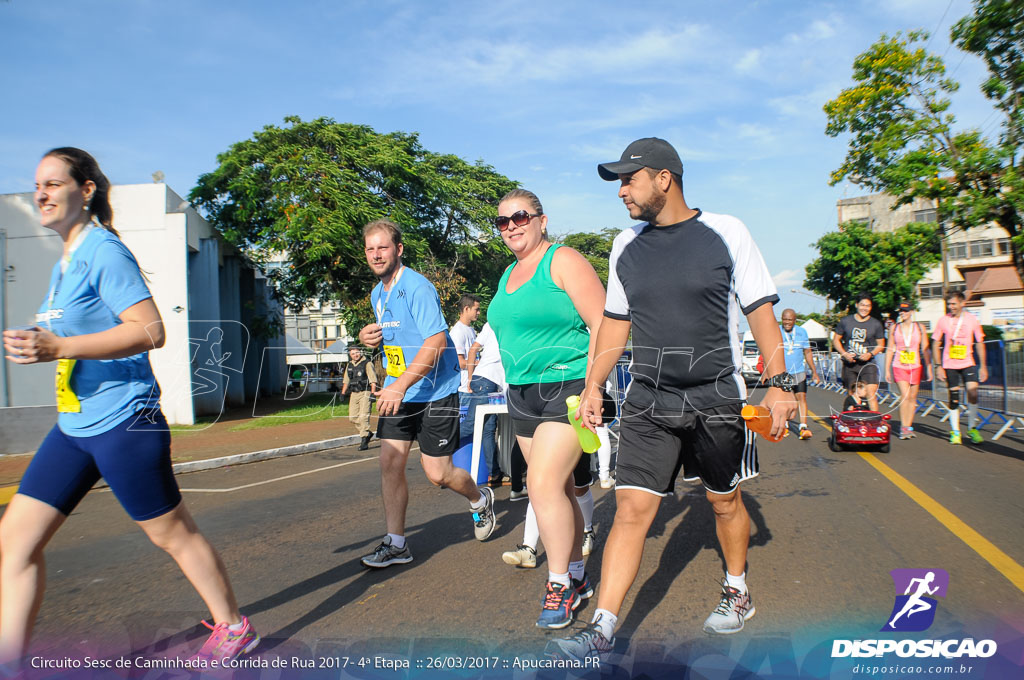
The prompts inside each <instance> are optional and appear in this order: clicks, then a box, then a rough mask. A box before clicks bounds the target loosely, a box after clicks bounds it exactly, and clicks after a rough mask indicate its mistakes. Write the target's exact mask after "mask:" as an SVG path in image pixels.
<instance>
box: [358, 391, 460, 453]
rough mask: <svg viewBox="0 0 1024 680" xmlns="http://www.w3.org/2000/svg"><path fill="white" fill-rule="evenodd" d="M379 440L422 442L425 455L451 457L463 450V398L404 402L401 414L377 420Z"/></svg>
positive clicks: (399, 408)
mask: <svg viewBox="0 0 1024 680" xmlns="http://www.w3.org/2000/svg"><path fill="white" fill-rule="evenodd" d="M377 438H378V439H393V440H395V441H400V442H411V441H415V442H418V443H419V445H420V452H421V453H422V454H423V455H425V456H433V457H435V458H436V457H441V456H451V455H453V454H454V453H455V450H456V449H457V448H458V447H459V395H458V393H457V392H452V393H451V394H449V395H448V396H447V397H441V398H440V399H437V400H435V401H411V402H403V403H402V405H401V406H399V407H398V413H397V414H396V415H393V416H380V417H379V418H378V419H377Z"/></svg>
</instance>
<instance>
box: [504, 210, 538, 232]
mask: <svg viewBox="0 0 1024 680" xmlns="http://www.w3.org/2000/svg"><path fill="white" fill-rule="evenodd" d="M540 216H541V213H537V214H536V215H533V214H530V213H528V212H526V211H525V210H518V211H516V212H514V213H512V214H511V215H509V216H508V217H505V216H504V215H498V216H497V217H495V218H494V226H496V227H497V228H498V231H505V230H506V229H508V223H509V222H511V223H512V224H514V225H516V226H517V227H525V226H526V225H527V224H529V222H530V220H531V219H533V218H534V217H540Z"/></svg>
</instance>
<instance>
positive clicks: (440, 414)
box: [359, 220, 495, 568]
mask: <svg viewBox="0 0 1024 680" xmlns="http://www.w3.org/2000/svg"><path fill="white" fill-rule="evenodd" d="M363 239H364V241H365V244H366V262H367V264H369V265H370V269H371V270H373V273H374V275H375V276H377V278H379V279H380V283H378V284H377V285H376V286H375V287H374V289H373V292H372V293H371V294H370V304H371V306H372V307H373V313H374V316H375V317H376V318H377V323H371V324H369V325H367V326H365V327H364V328H363V329H362V330H361V331H359V341H360V342H361V343H362V344H364V345H366V346H367V347H378V346H380V345H383V351H384V367H385V373H386V378H385V380H384V384H383V386H382V387H381V389H380V390H378V391H376V392H374V396H376V397H377V414H378V416H379V417H378V420H377V438H378V439H380V440H381V447H380V467H381V495H382V496H383V498H384V519H385V522H386V523H387V531H388V533H387V536H385V537H384V540H383V541H381V543H380V545H378V546H377V548H376V549H375V550H374V551H373V553H371V554H369V555H367V556H365V557H364V558H363V559H362V562H363V564H364V565H365V566H367V567H376V568H381V567H387V566H390V565H392V564H404V563H406V562H411V561H412V553H411V552H410V551H409V546H408V545H406V541H405V511H406V507H407V506H408V504H409V489H408V486H407V484H406V481H405V464H406V461H407V460H408V458H409V450H410V449H411V448H412V442H413V441H414V440H415V441H417V442H419V445H420V453H421V454H422V455H421V456H420V462H421V463H422V465H423V471H424V472H426V474H427V479H429V480H430V481H431V482H433V483H434V484H436V485H437V486H440V487H447V488H449V489H451V490H452V491H454V492H456V493H458V494H460V495H462V496H465V497H466V499H467V500H469V502H470V508H471V510H472V512H473V524H474V528H473V532H474V534H475V535H476V538H477V540H480V541H482V540H484V539H486V538H487V537H488V536H490V535H491V532H493V531H494V525H495V520H494V492H493V491H491V489H489V488H486V487H485V488H483V489H480V488H478V487H477V485H476V482H475V481H474V480H473V478H472V477H470V476H469V473H468V472H466V471H465V470H463V469H462V468H458V467H455V466H454V465H453V464H452V455H453V454H454V453H455V449H456V447H457V446H458V441H459V398H458V395H457V391H458V389H459V382H460V373H459V358H458V355H457V354H456V353H455V346H454V345H453V344H452V339H451V337H450V336H449V335H448V324H446V323H445V320H444V316H443V314H442V313H441V301H440V299H439V298H438V295H437V290H436V289H435V288H434V286H433V284H432V283H430V281H428V280H427V279H426V278H425V277H423V276H422V275H421V274H419V273H417V272H414V271H413V270H411V269H409V268H408V267H406V266H404V265H403V264H402V252H403V250H404V248H403V245H402V232H401V230H400V229H399V228H398V226H397V225H396V224H394V223H393V222H390V221H388V220H376V221H373V222H370V223H369V224H367V225H366V226H365V227H364V228H363Z"/></svg>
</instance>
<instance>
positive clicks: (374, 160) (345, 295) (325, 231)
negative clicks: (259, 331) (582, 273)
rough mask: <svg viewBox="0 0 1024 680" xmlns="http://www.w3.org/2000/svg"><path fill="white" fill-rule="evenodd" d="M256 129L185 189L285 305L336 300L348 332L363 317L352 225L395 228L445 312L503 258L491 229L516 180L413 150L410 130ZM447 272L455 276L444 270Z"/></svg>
mask: <svg viewBox="0 0 1024 680" xmlns="http://www.w3.org/2000/svg"><path fill="white" fill-rule="evenodd" d="M285 123H286V125H285V126H284V127H277V126H273V125H268V126H266V127H264V128H263V130H261V131H258V132H256V133H255V134H254V135H253V137H252V139H247V140H244V141H241V142H238V143H236V144H233V145H231V147H230V148H229V149H228V150H227V151H226V152H224V153H222V154H220V155H218V156H217V162H218V167H217V168H216V169H215V170H213V171H212V172H210V173H207V174H204V175H202V176H201V177H200V178H199V180H198V183H197V184H196V186H195V188H193V189H192V191H191V192H190V194H189V199H190V200H191V201H192V203H193V204H194V205H195V206H196V207H197V208H198V209H199V210H200V211H202V212H203V214H204V215H205V216H206V217H207V219H209V220H210V222H211V223H212V224H213V225H214V227H216V228H217V229H218V230H219V231H220V232H221V233H222V234H223V235H224V237H225V238H226V239H227V240H228V241H229V242H231V243H232V244H234V245H236V246H237V247H239V248H240V249H242V250H243V251H244V252H246V253H247V254H248V255H249V256H250V257H252V258H253V259H254V260H255V261H256V262H258V263H261V264H265V263H267V262H270V261H272V260H274V259H277V258H281V257H282V256H284V257H285V258H286V259H287V260H288V266H287V267H284V268H279V269H275V270H271V272H270V276H271V277H272V278H273V279H274V282H275V285H276V287H277V290H278V292H279V295H280V296H281V298H282V299H283V300H284V302H285V303H286V304H288V305H289V306H291V307H300V306H302V305H303V303H305V302H306V301H308V300H311V299H320V300H338V301H340V302H341V303H342V304H343V305H344V316H345V320H346V323H347V324H348V326H349V328H350V329H353V328H355V329H357V328H358V327H359V326H361V325H362V324H363V323H366V322H367V321H369V320H371V319H372V312H371V310H370V307H369V296H368V292H369V291H370V289H371V288H372V287H373V285H374V284H375V283H376V280H375V279H374V277H373V276H372V274H371V273H370V270H369V268H368V267H367V266H366V260H365V256H364V254H363V239H362V227H363V225H364V224H366V223H367V222H370V221H371V220H374V219H378V218H381V217H387V218H389V219H391V220H392V221H394V222H395V223H396V224H398V225H399V226H401V227H402V230H403V234H404V237H403V241H404V243H405V255H404V258H403V259H404V261H405V262H406V263H407V264H409V265H411V266H412V267H413V268H417V269H425V270H426V272H425V273H426V274H427V275H428V277H432V281H434V283H435V284H441V285H439V290H442V291H443V292H442V301H443V302H444V303H445V304H446V305H447V306H452V307H454V304H455V301H456V300H457V298H458V295H459V294H460V293H461V292H462V291H461V290H458V291H454V292H453V291H451V290H449V289H450V288H451V287H452V286H468V287H469V288H480V287H486V286H487V285H490V286H492V287H493V286H494V285H495V284H496V283H497V280H498V277H500V275H501V271H502V269H503V268H504V266H505V264H506V263H507V262H508V260H509V257H508V254H507V251H506V250H505V248H504V245H503V244H502V242H501V238H500V237H499V235H498V233H497V230H496V229H495V228H494V226H493V220H494V217H495V216H496V215H497V202H498V199H499V198H501V196H502V195H504V194H505V193H506V192H508V191H510V190H511V189H513V188H515V187H516V183H515V182H513V181H512V180H510V179H508V178H507V177H504V176H503V175H501V174H499V173H498V172H496V171H495V170H494V168H492V167H491V166H489V165H487V164H485V163H483V162H482V161H477V162H476V163H468V162H466V161H464V160H462V159H461V158H459V157H458V156H453V155H450V154H448V155H445V154H438V153H434V152H431V151H428V150H427V149H424V148H423V147H422V146H421V145H420V143H419V139H418V137H417V135H416V134H415V133H405V132H392V133H389V134H381V133H378V132H375V131H374V130H373V129H372V128H370V127H368V126H365V125H353V124H350V123H337V122H335V121H334V120H332V119H330V118H318V119H316V120H312V121H303V120H301V119H300V118H298V117H296V116H289V117H287V118H285ZM456 267H457V268H458V273H457V274H456Z"/></svg>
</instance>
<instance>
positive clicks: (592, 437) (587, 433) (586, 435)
mask: <svg viewBox="0 0 1024 680" xmlns="http://www.w3.org/2000/svg"><path fill="white" fill-rule="evenodd" d="M565 405H566V406H568V407H569V424H570V425H572V427H573V429H574V430H576V436H577V437H579V440H580V446H582V447H583V452H584V453H594V452H595V451H597V450H598V449H599V448H601V440H600V439H598V438H597V434H595V433H594V432H593V431H592V430H588V429H587V428H585V427H583V424H582V423H581V422H580V421H578V420H576V411H577V410H578V409H579V407H580V397H579V395H577V394H574V395H572V396H571V397H569V398H568V399H566V400H565Z"/></svg>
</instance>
